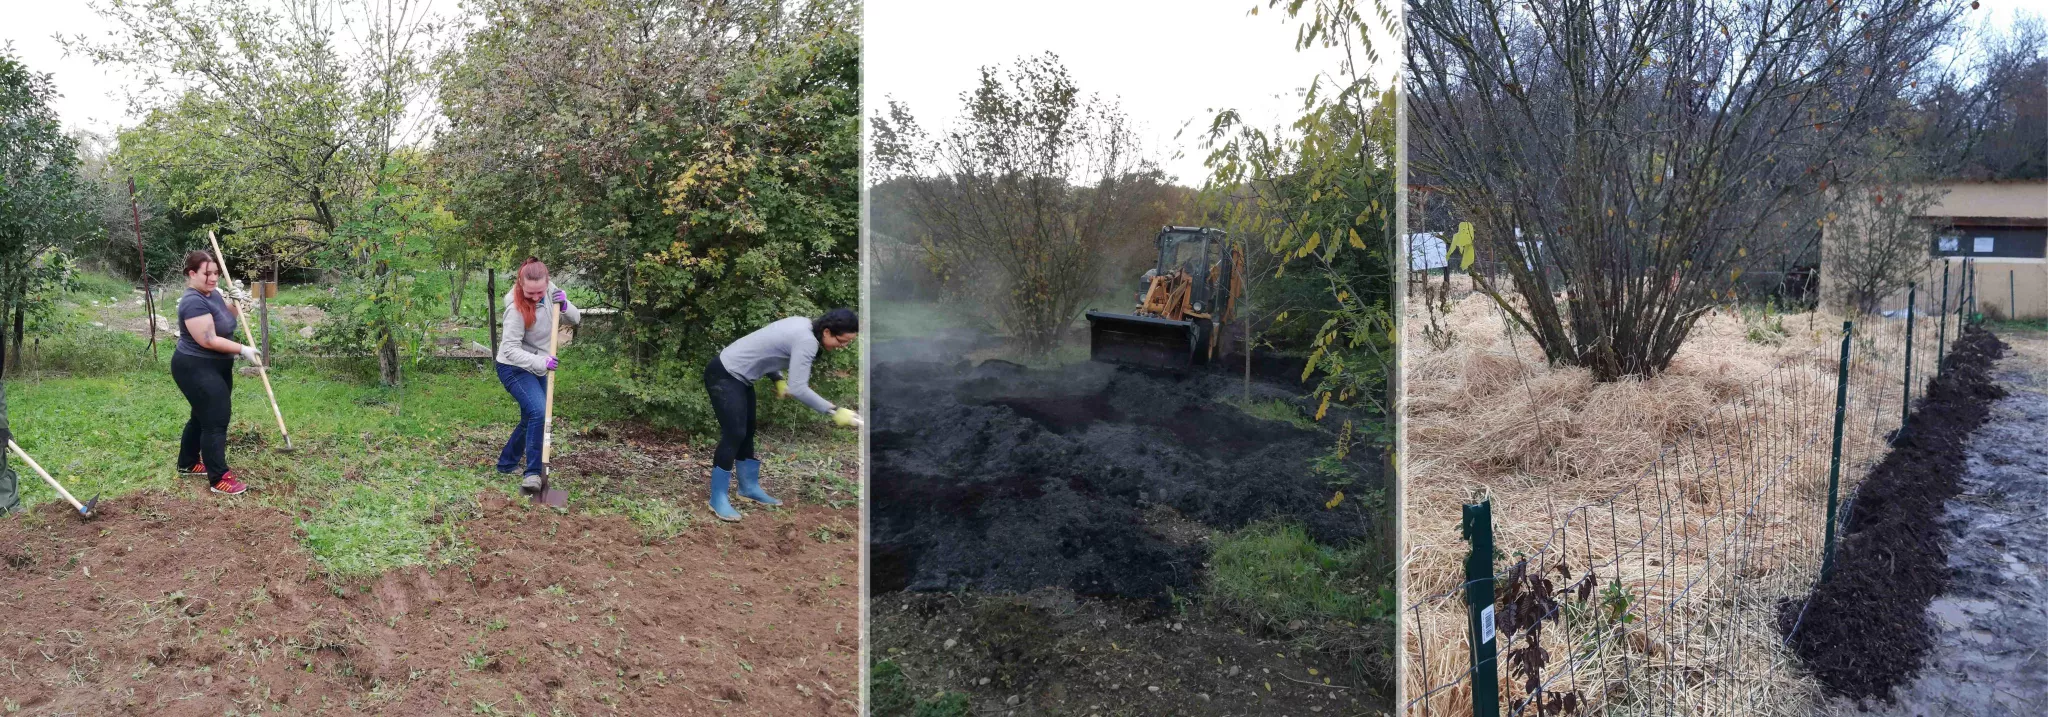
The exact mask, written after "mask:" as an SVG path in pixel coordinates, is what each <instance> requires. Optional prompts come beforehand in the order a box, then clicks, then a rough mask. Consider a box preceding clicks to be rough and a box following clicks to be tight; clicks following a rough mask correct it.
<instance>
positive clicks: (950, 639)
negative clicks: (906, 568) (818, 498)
mask: <svg viewBox="0 0 2048 717" xmlns="http://www.w3.org/2000/svg"><path fill="white" fill-rule="evenodd" d="M1148 612H1149V611H1148V610H1147V609H1146V608H1145V607H1144V606H1142V605H1132V604H1129V603H1127V602H1122V601H1115V600H1100V599H1087V598H1079V597H1077V596H1075V595H1074V594H1073V593H1070V592H1067V591H1064V590H1054V589H1042V590H1037V591H1033V592H1030V593H1026V594H1023V595H975V594H945V593H903V592H898V593H890V594H888V595H884V596H880V597H877V598H875V599H874V600H873V601H872V602H871V603H870V605H869V615H870V617H869V625H870V626H871V628H872V629H873V632H874V636H875V637H874V647H873V650H874V652H873V655H874V659H875V661H876V670H875V673H874V675H873V676H872V677H871V686H870V691H869V696H868V699H869V700H870V707H871V709H872V714H873V715H875V717H893V716H894V715H913V714H914V715H919V716H920V717H922V716H925V715H932V716H939V715H968V714H974V715H1103V716H1104V717H1108V716H1109V715H1200V716H1203V717H1211V716H1213V717H1225V716H1238V715H1295V716H1297V717H1309V716H1311V715H1318V714H1320V715H1380V714H1386V713H1387V706H1386V705H1387V704H1388V701H1387V700H1386V699H1384V698H1383V697H1381V696H1379V695H1377V694H1375V693H1373V692H1372V691H1371V690H1369V689H1366V688H1365V687H1363V686H1360V685H1358V684H1356V683H1355V682H1354V681H1353V680H1351V679H1350V678H1348V677H1346V676H1345V675H1348V674H1349V673H1350V671H1351V668H1350V667H1348V666H1347V665H1345V664H1344V662H1343V661H1342V660H1339V659H1335V658H1333V657H1331V656H1330V655H1327V654H1325V653H1322V652H1318V651H1315V650H1308V649H1303V648H1302V647H1301V646H1300V645H1299V644H1297V643H1296V642H1294V641H1292V640H1289V639H1286V638H1285V637H1284V636H1279V635H1266V636H1260V635H1258V634H1254V632H1253V631H1248V630H1245V629H1243V628H1241V627H1232V626H1231V621H1227V620H1225V621H1218V620H1207V619H1203V618H1202V617H1201V616H1200V615H1199V614H1190V615H1181V616H1168V617H1157V616H1150V615H1148ZM1386 637H1387V640H1388V641H1391V639H1392V637H1391V635H1388V636H1386ZM941 691H943V692H944V693H946V694H948V695H951V697H950V699H949V698H943V697H942V698H937V699H934V698H933V695H934V693H937V692H941Z"/></svg>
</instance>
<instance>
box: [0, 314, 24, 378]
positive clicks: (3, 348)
mask: <svg viewBox="0 0 2048 717" xmlns="http://www.w3.org/2000/svg"><path fill="white" fill-rule="evenodd" d="M11 308H13V307H12V306H0V316H5V315H6V314H5V313H4V312H5V311H6V310H7V309H11ZM8 348H10V347H9V346H8V343H7V332H5V331H0V376H5V375H7V371H8V369H14V370H15V371H17V372H18V371H20V370H21V360H20V359H18V358H15V359H10V358H8V357H7V349H8Z"/></svg>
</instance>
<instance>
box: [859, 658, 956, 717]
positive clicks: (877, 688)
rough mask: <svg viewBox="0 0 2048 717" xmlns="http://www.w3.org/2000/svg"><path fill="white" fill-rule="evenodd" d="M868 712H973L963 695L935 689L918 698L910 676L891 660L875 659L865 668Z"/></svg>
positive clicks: (940, 715)
mask: <svg viewBox="0 0 2048 717" xmlns="http://www.w3.org/2000/svg"><path fill="white" fill-rule="evenodd" d="M868 703H869V704H868V714H872V715H874V716H875V717H967V715H971V714H973V709H972V705H970V704H969V702H968V699H967V695H964V694H960V693H958V692H939V693H938V694H934V695H932V696H930V697H922V698H920V697H918V696H917V695H916V694H915V693H914V691H913V688H912V687H911V686H910V678H909V677H908V676H907V675H904V674H903V668H902V667H900V666H898V665H897V664H896V662H895V661H893V660H882V661H880V662H876V663H875V666H874V669H871V670H869V671H868Z"/></svg>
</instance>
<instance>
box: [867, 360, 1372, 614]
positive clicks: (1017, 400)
mask: <svg viewBox="0 0 2048 717" xmlns="http://www.w3.org/2000/svg"><path fill="white" fill-rule="evenodd" d="M899 355H907V356H910V357H911V358H906V359H903V360H888V358H889V357H892V356H899ZM925 358H928V356H927V355H924V354H920V353H919V352H917V351H915V350H907V349H892V348H883V349H878V351H877V357H876V362H877V363H876V364H875V366H874V368H873V372H872V374H871V379H870V380H871V384H870V386H871V388H870V395H871V397H872V401H873V413H874V419H873V421H872V422H871V423H870V434H869V446H870V452H871V454H872V459H871V460H872V463H871V465H872V470H871V472H870V479H869V481H870V490H871V491H872V493H871V495H872V496H873V499H872V506H873V507H872V508H871V510H870V513H869V518H870V536H869V541H870V546H871V552H870V561H871V562H870V575H871V579H872V580H873V584H872V590H873V592H874V593H877V594H879V593H887V592H893V591H897V590H911V591H947V590H958V589H972V590H983V591H996V592H1019V593H1021V592H1026V591H1029V590H1033V589H1036V588H1041V587H1052V588H1063V589H1067V590H1071V591H1073V592H1075V593H1077V594H1080V595H1084V596H1095V597H1119V598H1134V599H1141V600H1157V601H1163V600H1164V599H1165V598H1166V597H1167V596H1168V595H1169V593H1172V594H1179V595H1189V594H1193V593H1194V592H1195V591H1196V590H1197V589H1198V588H1197V583H1198V581H1197V578H1198V576H1199V573H1200V571H1201V562H1202V559H1203V558H1204V557H1205V556H1206V555H1207V549H1206V547H1205V546H1203V545H1202V544H1201V541H1200V537H1201V536H1203V535H1205V534H1206V533H1207V532H1209V531H1211V530H1232V529H1236V528H1240V527H1243V526H1244V525H1246V524H1247V523H1250V522H1252V521H1255V520H1260V519H1266V518H1281V519H1286V520H1292V521H1296V522H1300V523H1302V524H1303V525H1304V526H1306V528H1307V530H1308V532H1309V535H1310V536H1311V537H1313V538H1314V539H1315V540H1317V541H1318V542H1321V543H1323V544H1326V545H1344V544H1346V543H1347V542H1348V541H1353V540H1359V539H1363V538H1365V537H1366V536H1368V535H1371V534H1372V531H1373V529H1374V523H1373V521H1374V520H1375V519H1376V518H1378V516H1374V515H1372V514H1370V513H1369V512H1368V511H1367V509H1366V508H1365V507H1364V506H1365V502H1364V501H1350V502H1345V503H1340V504H1338V505H1336V506H1329V505H1327V503H1328V502H1329V501H1330V499H1331V498H1332V497H1333V495H1334V494H1335V492H1336V491H1338V490H1343V491H1346V492H1347V493H1352V494H1358V493H1361V492H1365V491H1370V490H1375V489H1380V488H1382V487H1383V486H1382V484H1381V476H1380V475H1379V465H1378V455H1377V453H1376V452H1374V451H1371V450H1357V451H1352V452H1351V454H1350V455H1349V456H1348V457H1347V458H1345V459H1344V460H1342V461H1341V462H1339V463H1338V464H1337V465H1338V466H1340V467H1339V468H1337V469H1336V470H1334V471H1333V470H1332V469H1331V468H1330V465H1329V460H1327V459H1326V460H1324V462H1323V464H1322V465H1321V466H1319V465H1318V459H1319V458H1321V457H1323V456H1325V455H1326V454H1329V453H1331V449H1332V446H1333V445H1334V443H1335V438H1334V436H1332V435H1331V434H1330V433H1327V432H1324V431H1319V430H1314V429H1310V428H1304V427H1301V426H1298V425H1295V424H1293V423H1289V422H1287V421H1284V420H1274V419H1268V418H1260V417H1256V416H1253V415H1251V414H1248V413H1246V412H1245V411H1244V410H1241V409H1240V408H1239V407H1238V406H1239V405H1241V401H1242V396H1243V392H1244V385H1243V383H1242V382H1241V381H1240V380H1238V379H1235V378H1233V377H1231V376H1228V375H1225V374H1221V373H1194V374H1170V373H1154V372H1147V371H1141V370H1136V369H1130V368H1119V367H1113V366H1108V365H1105V364H1098V363H1080V364H1070V365H1067V366H1062V367H1059V368H1056V369H1032V368H1026V367H1023V366H1019V365H1017V364H1013V363H1008V362H1004V361H995V360H991V361H984V362H980V363H979V364H970V363H968V362H965V361H956V362H951V363H947V362H941V361H936V360H920V359H925ZM1300 393H1301V389H1300V388H1299V387H1296V386H1280V385H1274V384H1270V383H1262V382H1255V383H1254V384H1253V389H1252V401H1253V402H1254V403H1266V402H1276V401H1277V402H1282V403H1288V402H1295V403H1299V402H1300V401H1301V399H1300V396H1299V394H1300ZM1289 405H1290V406H1293V408H1292V409H1291V410H1295V411H1299V410H1301V407H1300V406H1295V405H1293V404H1292V403H1290V404H1289ZM1162 509H1163V510H1162Z"/></svg>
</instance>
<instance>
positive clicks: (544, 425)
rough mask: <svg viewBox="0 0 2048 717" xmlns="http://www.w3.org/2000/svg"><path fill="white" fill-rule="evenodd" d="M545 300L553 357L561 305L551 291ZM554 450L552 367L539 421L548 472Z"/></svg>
mask: <svg viewBox="0 0 2048 717" xmlns="http://www.w3.org/2000/svg"><path fill="white" fill-rule="evenodd" d="M547 302H548V358H555V352H556V349H557V348H559V342H560V341H561V337H562V307H561V305H560V304H556V303H555V297H554V295H553V292H549V295H548V297H547ZM554 452H555V372H554V370H553V369H550V370H549V371H548V402H547V409H546V412H545V413H544V415H543V416H542V417H541V422H540V465H541V469H542V470H543V471H546V472H549V473H552V472H554V471H551V470H547V465H548V459H549V458H551V457H553V456H554Z"/></svg>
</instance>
